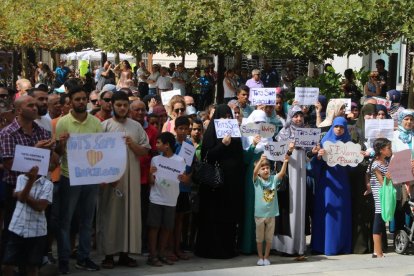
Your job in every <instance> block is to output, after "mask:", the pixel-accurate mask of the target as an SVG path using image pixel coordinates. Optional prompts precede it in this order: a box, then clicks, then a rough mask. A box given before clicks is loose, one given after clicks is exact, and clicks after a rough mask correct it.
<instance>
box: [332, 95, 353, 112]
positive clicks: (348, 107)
mask: <svg viewBox="0 0 414 276" xmlns="http://www.w3.org/2000/svg"><path fill="white" fill-rule="evenodd" d="M332 101H335V102H337V103H338V104H342V105H345V113H346V114H349V113H351V99H348V98H343V99H330V100H329V102H332ZM328 107H329V104H328ZM329 112H330V110H328V109H326V113H327V114H328V113H329Z"/></svg>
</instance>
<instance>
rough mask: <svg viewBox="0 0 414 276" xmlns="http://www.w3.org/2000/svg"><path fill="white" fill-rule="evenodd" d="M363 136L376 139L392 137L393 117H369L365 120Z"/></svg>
mask: <svg viewBox="0 0 414 276" xmlns="http://www.w3.org/2000/svg"><path fill="white" fill-rule="evenodd" d="M365 138H367V139H371V140H372V139H377V138H387V139H390V140H392V139H393V138H394V120H393V119H383V120H380V119H370V120H365Z"/></svg>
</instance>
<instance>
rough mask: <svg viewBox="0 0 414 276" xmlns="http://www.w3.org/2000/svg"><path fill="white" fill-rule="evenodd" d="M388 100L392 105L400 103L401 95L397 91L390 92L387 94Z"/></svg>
mask: <svg viewBox="0 0 414 276" xmlns="http://www.w3.org/2000/svg"><path fill="white" fill-rule="evenodd" d="M387 94H388V98H389V99H390V101H391V102H392V103H400V100H401V93H400V92H399V91H397V90H395V89H394V90H390V91H388V92H387Z"/></svg>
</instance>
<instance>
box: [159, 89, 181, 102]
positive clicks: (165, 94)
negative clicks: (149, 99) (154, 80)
mask: <svg viewBox="0 0 414 276" xmlns="http://www.w3.org/2000/svg"><path fill="white" fill-rule="evenodd" d="M160 93H161V101H162V104H163V105H167V104H168V103H169V102H170V100H171V98H172V97H174V96H175V95H181V90H180V89H175V90H170V91H161V92H160Z"/></svg>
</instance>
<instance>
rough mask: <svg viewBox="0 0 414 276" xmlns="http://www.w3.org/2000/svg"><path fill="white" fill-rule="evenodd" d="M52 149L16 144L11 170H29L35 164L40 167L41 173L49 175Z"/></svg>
mask: <svg viewBox="0 0 414 276" xmlns="http://www.w3.org/2000/svg"><path fill="white" fill-rule="evenodd" d="M49 161H50V150H48V149H41V148H35V147H27V146H22V145H16V148H15V150H14V158H13V165H12V168H11V170H12V171H16V172H24V173H25V172H28V171H30V169H31V168H32V167H34V166H37V167H39V175H44V176H47V172H48V170H49Z"/></svg>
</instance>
